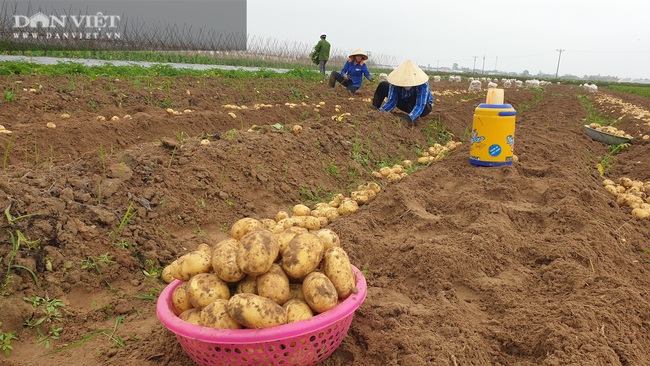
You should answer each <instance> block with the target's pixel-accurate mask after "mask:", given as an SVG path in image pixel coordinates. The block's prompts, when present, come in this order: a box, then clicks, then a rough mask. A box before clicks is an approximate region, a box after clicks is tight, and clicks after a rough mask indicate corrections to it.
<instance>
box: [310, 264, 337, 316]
mask: <svg viewBox="0 0 650 366" xmlns="http://www.w3.org/2000/svg"><path fill="white" fill-rule="evenodd" d="M302 292H303V294H304V295H305V301H306V302H307V304H309V307H310V308H312V310H314V311H315V312H317V313H322V312H325V311H327V310H330V309H332V308H333V307H335V306H336V305H337V304H338V300H339V295H338V293H337V292H336V288H335V287H334V284H333V283H332V281H331V280H330V279H329V278H327V276H325V274H324V273H322V272H312V273H310V274H309V275H307V277H305V280H304V281H303V282H302Z"/></svg>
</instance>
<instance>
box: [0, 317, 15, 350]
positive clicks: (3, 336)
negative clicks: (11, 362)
mask: <svg viewBox="0 0 650 366" xmlns="http://www.w3.org/2000/svg"><path fill="white" fill-rule="evenodd" d="M14 340H18V337H16V332H4V331H3V330H2V322H0V350H2V351H3V352H4V354H5V358H6V357H9V352H11V350H12V349H14V348H13V347H12V346H11V341H14Z"/></svg>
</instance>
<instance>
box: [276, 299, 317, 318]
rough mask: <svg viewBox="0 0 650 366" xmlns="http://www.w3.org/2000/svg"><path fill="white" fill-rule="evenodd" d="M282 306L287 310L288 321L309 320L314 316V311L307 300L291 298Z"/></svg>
mask: <svg viewBox="0 0 650 366" xmlns="http://www.w3.org/2000/svg"><path fill="white" fill-rule="evenodd" d="M282 307H283V308H284V310H285V311H286V312H287V323H293V322H299V321H301V320H307V319H309V318H311V317H313V316H314V311H313V310H312V309H311V308H310V307H309V304H307V302H306V301H305V300H299V299H289V300H287V302H285V303H284V304H283V305H282Z"/></svg>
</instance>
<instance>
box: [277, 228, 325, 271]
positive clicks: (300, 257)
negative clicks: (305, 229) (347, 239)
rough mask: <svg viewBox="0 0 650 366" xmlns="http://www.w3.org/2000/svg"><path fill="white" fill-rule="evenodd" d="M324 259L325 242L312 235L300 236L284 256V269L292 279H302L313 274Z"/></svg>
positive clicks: (290, 243) (291, 242)
mask: <svg viewBox="0 0 650 366" xmlns="http://www.w3.org/2000/svg"><path fill="white" fill-rule="evenodd" d="M321 259H323V241H322V240H321V239H320V238H319V237H318V236H316V235H314V234H312V233H304V234H298V235H296V236H294V237H293V239H291V241H290V242H289V245H288V246H287V249H286V250H285V251H284V253H283V254H282V269H283V270H284V272H285V273H286V274H287V275H288V276H289V277H290V278H294V279H300V278H303V277H305V276H307V275H308V274H309V273H311V272H313V271H314V270H315V269H316V268H317V267H318V265H319V264H320V261H321Z"/></svg>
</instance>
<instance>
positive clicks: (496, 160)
mask: <svg viewBox="0 0 650 366" xmlns="http://www.w3.org/2000/svg"><path fill="white" fill-rule="evenodd" d="M516 116H517V112H516V111H515V110H514V108H512V106H511V105H510V104H487V103H481V104H479V105H478V107H476V110H475V111H474V122H473V124H472V136H471V137H472V144H471V145H470V149H469V155H470V156H469V162H470V163H472V164H473V165H477V166H501V165H512V156H513V155H514V150H513V148H514V143H515V118H516Z"/></svg>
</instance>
